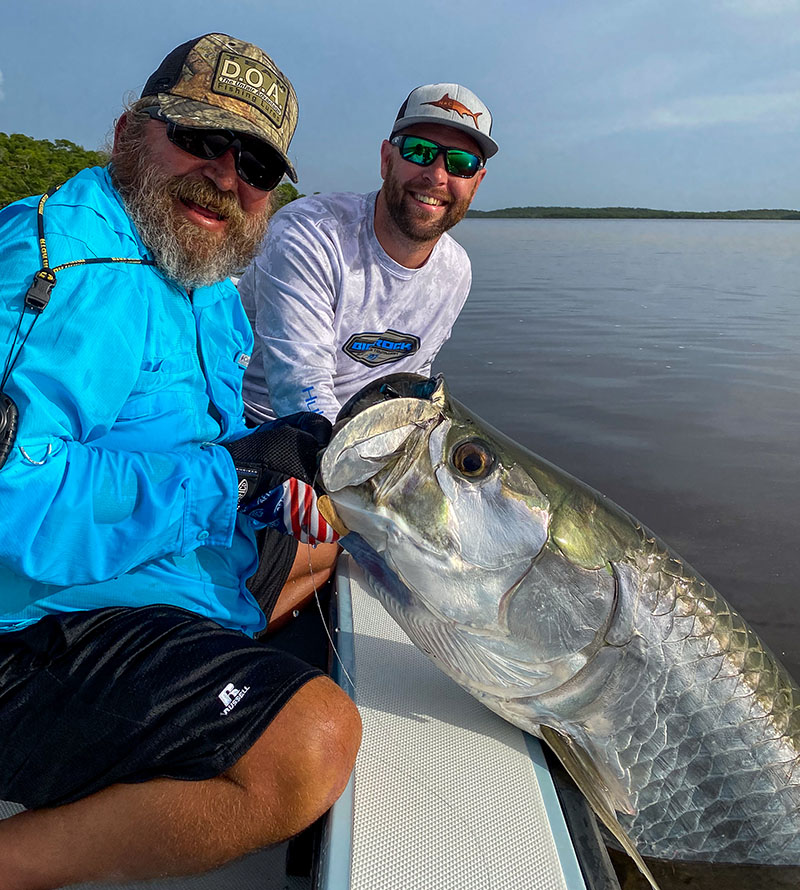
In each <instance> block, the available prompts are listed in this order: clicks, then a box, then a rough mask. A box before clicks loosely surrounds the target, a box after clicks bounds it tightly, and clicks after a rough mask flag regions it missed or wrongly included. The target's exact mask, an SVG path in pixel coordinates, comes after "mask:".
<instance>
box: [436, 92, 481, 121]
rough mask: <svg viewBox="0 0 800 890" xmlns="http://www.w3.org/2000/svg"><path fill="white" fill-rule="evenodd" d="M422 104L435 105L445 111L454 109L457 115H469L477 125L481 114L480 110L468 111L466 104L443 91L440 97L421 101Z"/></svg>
mask: <svg viewBox="0 0 800 890" xmlns="http://www.w3.org/2000/svg"><path fill="white" fill-rule="evenodd" d="M422 104H423V105H435V106H436V107H437V108H443V109H444V110H445V111H455V113H456V114H457V115H458V116H459V117H471V118H472V120H473V121H475V126H476V127H477V126H478V118H479V117H480V116H481V115H482V114H483V112H482V111H470V110H469V108H467V106H466V105H464V104H463V103H462V102H459V101H458V99H451V98H450V95H449V94H448V93H445V94H444V96H442V98H441V99H437V100H436V101H435V102H423V103H422Z"/></svg>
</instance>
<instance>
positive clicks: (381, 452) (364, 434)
mask: <svg viewBox="0 0 800 890" xmlns="http://www.w3.org/2000/svg"><path fill="white" fill-rule="evenodd" d="M446 401H447V395H446V392H445V391H444V390H443V389H442V390H436V391H434V392H433V393H432V394H431V397H430V399H429V400H421V399H408V398H396V399H393V400H391V401H388V402H385V403H381V404H378V405H371V406H369V407H366V408H365V409H364V410H362V411H361V412H360V413H358V414H356V415H355V416H354V417H352V418H351V419H349V420H348V421H347V422H346V423H345V424H343V425H342V426H341V427H339V428H338V429H337V431H336V433H335V434H334V436H333V438H332V440H331V442H330V444H329V445H328V448H327V449H326V452H325V454H324V456H323V459H322V464H321V477H322V483H323V486H324V488H325V490H326V492H327V493H328V495H329V496H330V498H331V500H332V502H333V504H334V506H335V508H336V511H337V514H338V515H339V517H340V519H341V520H342V521H343V523H344V524H345V525H346V526H347V528H349V529H352V530H353V531H356V532H358V534H359V535H361V536H362V537H363V538H364V539H365V540H366V541H367V542H368V543H369V545H370V546H371V547H372V548H373V549H374V550H375V551H376V552H377V553H379V554H381V556H382V557H383V558H384V559H385V561H386V564H387V566H389V568H390V569H391V570H392V571H393V572H394V573H395V574H396V575H397V576H398V577H399V578H400V579H401V580H402V582H403V583H404V584H405V585H406V586H407V587H408V588H409V589H410V590H412V591H414V593H415V595H416V596H418V597H419V598H420V599H421V600H422V601H424V602H425V603H426V605H427V606H428V607H429V608H430V609H432V610H434V611H436V612H439V613H440V614H441V615H442V616H443V618H445V619H447V620H454V621H457V622H459V623H462V624H464V625H470V626H476V627H482V628H484V629H486V630H493V629H496V630H497V631H498V633H499V632H501V630H502V629H501V627H500V623H499V622H500V613H501V608H502V606H501V604H502V601H503V597H504V596H505V594H506V593H507V592H508V591H509V590H510V589H511V588H513V587H514V585H515V584H517V583H518V581H519V580H520V579H521V578H522V577H523V576H524V575H525V573H526V572H527V571H528V570H529V568H530V565H531V562H532V561H533V560H534V559H535V558H536V557H537V555H538V554H539V552H540V551H541V550H542V547H543V546H544V544H545V542H546V541H547V537H548V522H549V513H548V510H547V503H546V499H545V498H544V497H543V496H542V494H541V492H539V491H538V489H536V488H535V486H531V485H530V483H529V482H527V481H526V478H525V477H524V474H520V473H519V470H518V468H516V467H513V466H512V467H504V466H503V465H502V463H500V462H497V464H496V466H494V467H493V470H492V472H491V473H489V474H487V475H486V476H485V477H482V478H478V479H471V478H469V477H467V476H465V475H464V474H463V473H459V472H458V471H457V470H456V468H455V467H454V461H453V453H454V451H456V450H457V449H458V448H459V447H461V443H464V442H466V443H470V442H472V441H473V440H474V439H475V438H476V437H475V436H474V431H473V430H472V429H471V427H470V426H469V423H468V422H467V421H461V422H454V421H453V419H452V417H451V415H452V411H451V410H450V408H449V406H447V407H446V410H443V409H444V408H445V406H446ZM338 426H339V425H338V424H337V427H338ZM467 447H469V446H467ZM487 447H488V446H487ZM518 477H519V478H518ZM519 483H522V489H524V490H522V491H517V488H518V487H519ZM526 485H527V489H525V486H526ZM434 582H435V584H434ZM434 586H435V590H434V589H433V588H434Z"/></svg>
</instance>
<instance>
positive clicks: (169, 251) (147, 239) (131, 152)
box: [111, 133, 269, 290]
mask: <svg viewBox="0 0 800 890" xmlns="http://www.w3.org/2000/svg"><path fill="white" fill-rule="evenodd" d="M132 135H133V139H132V140H123V144H122V148H121V150H120V151H116V152H115V155H114V158H113V159H112V165H111V175H112V179H113V181H114V185H115V186H116V187H117V189H118V191H119V192H120V194H121V195H122V199H123V201H124V202H125V209H126V210H127V212H128V214H129V216H130V217H131V219H132V220H133V222H134V224H135V225H136V228H137V230H138V232H139V236H140V237H141V239H142V241H143V242H144V244H145V246H146V247H147V249H148V250H149V251H150V253H151V255H152V257H153V259H154V260H155V261H156V264H157V265H158V267H159V268H160V269H161V271H162V272H164V274H165V275H166V276H167V277H168V278H171V279H172V280H173V281H176V282H177V283H178V284H181V285H183V286H184V287H185V288H187V289H190V290H191V289H194V288H197V287H204V286H205V285H209V284H216V283H217V282H219V281H224V280H225V279H226V278H228V277H230V276H231V275H235V274H237V273H238V272H241V271H242V270H244V269H245V267H246V266H247V265H248V263H249V262H250V261H251V260H252V259H253V257H254V256H255V255H256V253H258V249H259V247H260V245H261V242H262V240H263V238H264V234H265V232H266V229H267V221H268V218H269V211H268V210H265V211H264V212H263V213H259V214H253V213H246V212H245V211H244V210H242V208H241V207H240V205H239V202H238V200H237V199H236V197H235V196H234V195H233V194H232V193H231V192H221V191H220V190H219V189H218V188H217V187H216V186H215V185H214V184H213V183H212V182H210V180H208V179H206V178H205V177H199V178H187V177H184V176H169V175H167V174H165V173H164V172H163V171H162V170H161V169H160V168H159V167H158V166H157V165H155V164H153V163H151V162H150V158H149V152H148V151H147V146H146V144H145V143H144V139H143V138H137V137H138V134H135V133H134V134H132ZM180 198H185V199H188V200H191V201H195V202H196V203H198V204H201V205H203V206H206V207H210V208H213V209H214V210H217V211H218V212H220V213H222V214H223V215H224V216H225V217H226V219H227V226H226V231H225V232H224V233H223V234H222V235H221V236H220V234H219V233H216V232H208V231H206V230H205V229H202V228H201V227H200V226H197V225H195V224H194V223H192V222H190V221H189V220H188V219H186V218H184V217H183V216H181V215H180V214H178V213H176V212H175V208H174V202H175V200H176V199H177V200H180Z"/></svg>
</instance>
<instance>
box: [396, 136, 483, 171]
mask: <svg viewBox="0 0 800 890" xmlns="http://www.w3.org/2000/svg"><path fill="white" fill-rule="evenodd" d="M389 142H390V143H391V144H392V145H396V146H397V147H398V148H399V149H400V157H401V158H402V159H403V160H404V161H410V162H411V163H412V164H419V166H420V167H429V166H430V165H431V164H432V163H433V162H434V161H435V160H436V158H438V157H439V155H440V154H443V155H444V168H445V170H447V172H448V173H450V174H451V175H453V176H460V177H462V179H472V177H473V176H474V175H475V174H476V173H477V172H478V170H481V169H482V168H483V166H484V164H485V163H486V161H484V160H483V158H482V157H480V155H476V154H473V153H472V152H471V151H464V149H463V148H449V147H448V146H446V145H439V143H438V142H434V141H433V140H432V139H423V138H422V137H421V136H407V135H403V134H402V133H398V134H397V135H396V136H392V138H391V139H390V140H389Z"/></svg>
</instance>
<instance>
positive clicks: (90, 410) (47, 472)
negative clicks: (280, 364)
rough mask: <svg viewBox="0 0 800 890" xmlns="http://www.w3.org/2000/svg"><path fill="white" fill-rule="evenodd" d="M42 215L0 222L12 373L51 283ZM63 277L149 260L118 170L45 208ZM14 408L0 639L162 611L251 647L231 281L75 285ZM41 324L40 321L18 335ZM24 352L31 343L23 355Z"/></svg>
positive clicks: (9, 216)
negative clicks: (237, 636)
mask: <svg viewBox="0 0 800 890" xmlns="http://www.w3.org/2000/svg"><path fill="white" fill-rule="evenodd" d="M37 203H38V198H28V199H25V200H23V201H18V202H16V203H14V204H11V205H9V206H8V207H6V208H5V209H4V210H3V211H0V369H2V367H3V366H4V364H5V357H6V356H7V355H8V354H9V352H10V350H11V344H12V341H13V339H14V331H15V330H16V328H17V325H18V323H19V320H20V314H21V313H22V308H23V300H24V296H25V293H26V291H27V290H28V287H29V286H30V284H31V281H32V278H33V274H34V273H35V272H36V271H37V270H38V269H39V268H40V267H41V265H42V263H41V256H40V252H39V246H38V240H37V228H36V207H37ZM44 225H45V236H46V244H47V252H48V259H49V263H50V266H51V267H55V266H58V265H60V264H61V263H66V262H70V261H72V260H79V259H84V258H87V257H126V258H146V257H147V251H146V248H145V246H144V245H143V243H142V242H141V239H140V238H139V236H138V233H137V232H136V230H135V227H134V225H133V223H132V222H131V220H130V218H129V217H128V215H127V214H126V212H125V209H124V206H123V203H122V200H121V198H120V196H119V194H118V193H117V191H116V190H115V189H114V187H113V185H112V183H111V180H110V177H109V174H108V170H107V169H104V168H97V167H95V168H92V169H89V170H84V171H82V172H81V173H79V174H78V175H77V176H75V177H73V178H72V179H71V180H69V181H68V182H67V183H66V184H65V185H64V186H63V187H62V188H61V189H60V190H59V191H58V192H57V193H56V194H55V195H53V196H52V197H51V198H50V199H49V200H48V201H47V203H46V205H45V208H44ZM56 274H57V283H56V286H55V287H54V289H53V291H52V295H51V298H50V302H49V304H48V306H47V307H46V308H45V310H44V311H43V312H42V314H41V315H40V316H39V317H38V319H37V320H36V322H35V325H34V327H33V329H32V331H31V333H30V336H29V337H28V340H27V342H26V343H25V345H24V346H23V347H22V349H21V352H20V353H19V357H18V359H17V361H16V364H15V365H14V368H13V371H12V373H11V376H10V379H9V381H8V383H7V384H6V387H5V391H6V392H7V393H8V395H9V396H10V397H11V398H13V399H14V401H15V402H16V404H17V405H18V407H19V414H20V421H19V430H18V433H17V437H16V442H15V444H14V447H13V449H12V452H11V454H10V455H9V458H8V460H7V462H6V464H5V466H4V467H3V468H2V469H0V632H3V631H9V630H16V629H19V628H21V627H23V626H25V625H27V624H30V623H31V622H33V621H37V620H38V619H39V618H41V617H42V616H44V615H47V614H52V613H59V612H72V611H77V610H84V609H93V608H100V607H104V606H115V605H126V606H142V605H149V604H154V603H166V604H171V605H175V606H179V607H181V608H185V609H189V610H191V611H193V612H197V613H199V614H201V615H204V616H207V617H210V618H212V619H214V620H215V621H217V622H218V623H220V624H222V625H223V626H226V627H231V628H235V629H238V630H241V631H243V632H245V633H248V634H252V633H254V632H255V631H257V630H259V629H260V628H262V627H263V626H264V625H265V623H266V622H265V618H264V615H263V613H262V612H261V610H260V609H259V607H258V605H257V604H256V603H255V601H254V599H253V598H252V596H251V595H250V593H249V592H248V591H247V589H246V587H245V580H246V579H247V578H248V577H249V575H250V574H252V572H253V571H254V570H255V567H256V563H257V553H256V547H255V540H254V533H253V526H252V523H251V522H250V520H248V519H247V518H245V517H243V516H241V515H239V514H237V512H236V500H237V479H236V471H235V469H234V466H233V462H232V460H231V458H230V456H229V454H228V453H227V451H226V450H225V449H224V448H221V447H219V443H220V442H222V441H225V440H228V439H234V438H238V437H239V436H241V435H243V434H244V432H245V431H246V428H245V426H244V422H243V419H242V415H243V406H242V399H241V382H242V376H243V372H244V365H245V364H246V361H247V356H249V354H250V352H251V351H252V334H251V331H250V327H249V324H248V322H247V318H246V316H245V314H244V311H243V309H242V307H241V304H240V302H239V297H238V295H237V292H236V289H235V288H234V287H233V285H232V284H231V283H230V282H224V283H221V284H217V285H213V286H210V287H203V288H198V289H197V290H195V291H194V292H193V293H192V294H191V295H190V294H188V293H187V291H186V290H184V289H183V288H181V287H179V286H178V285H177V284H175V283H174V282H172V281H170V280H168V279H167V278H165V277H164V276H163V275H162V274H161V273H160V272H159V271H158V269H157V268H156V267H155V266H147V265H131V264H127V263H103V264H95V265H80V266H75V267H71V268H68V269H63V270H61V271H59V272H58V273H56ZM33 318H34V315H33V313H32V312H31V311H30V310H28V311H26V312H25V315H24V317H23V320H22V326H21V329H20V334H21V336H24V334H25V332H26V331H27V330H28V327H29V325H30V323H31V321H32V319H33ZM18 343H19V340H18Z"/></svg>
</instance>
